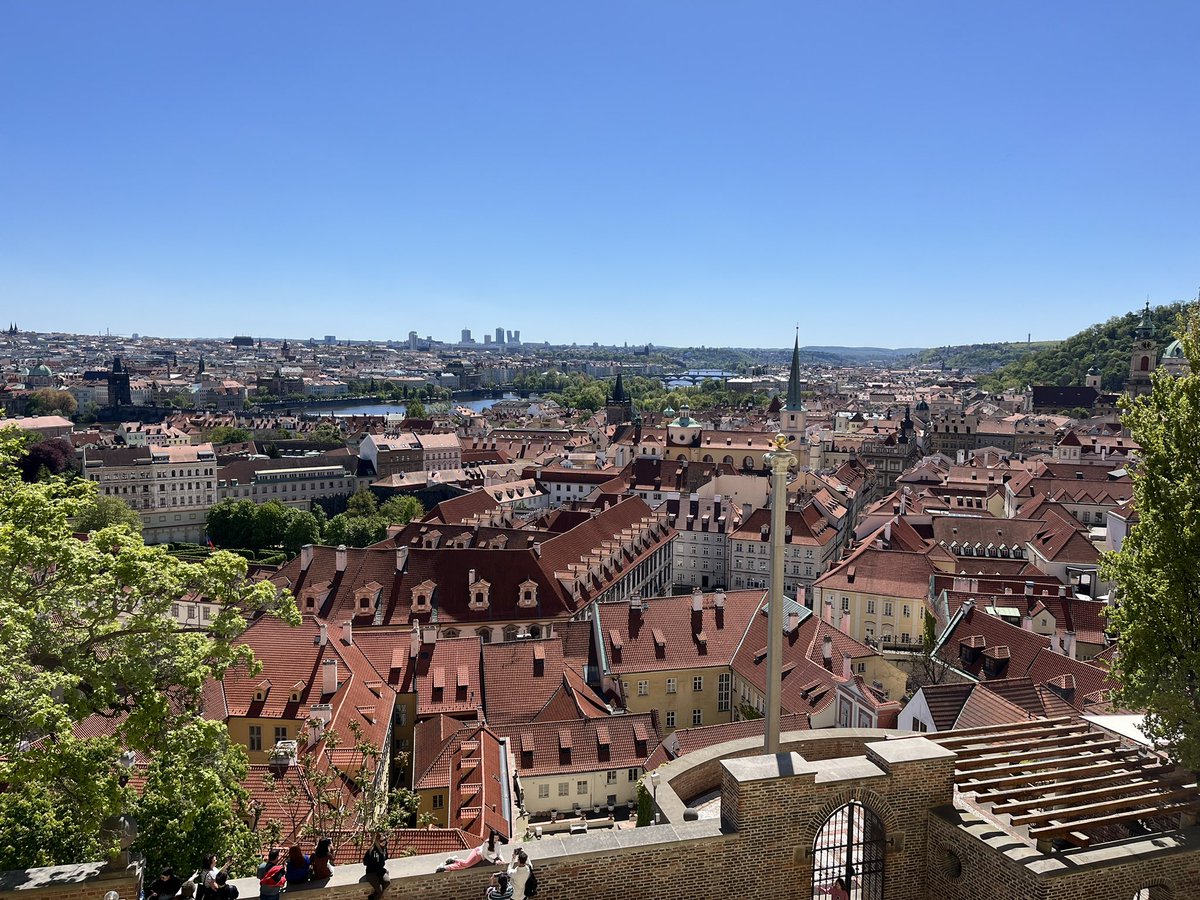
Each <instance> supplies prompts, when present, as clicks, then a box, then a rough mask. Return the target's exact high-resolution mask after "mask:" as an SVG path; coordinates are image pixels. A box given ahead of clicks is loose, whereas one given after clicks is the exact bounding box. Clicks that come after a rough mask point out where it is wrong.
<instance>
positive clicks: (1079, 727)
mask: <svg viewBox="0 0 1200 900" xmlns="http://www.w3.org/2000/svg"><path fill="white" fill-rule="evenodd" d="M1088 730H1089V725H1088V724H1087V723H1086V722H1066V723H1063V724H1061V725H1051V726H1049V727H1047V728H1024V729H1021V730H1020V731H1010V732H1004V733H1001V734H979V735H970V736H967V737H956V736H955V732H953V731H948V732H946V735H947V737H946V738H944V739H943V740H940V741H938V743H939V744H941V745H942V746H943V747H945V748H946V749H948V750H955V749H956V748H958V747H973V746H979V747H986V746H1003V745H1004V744H1005V743H1007V742H1010V741H1025V740H1034V739H1037V738H1040V737H1053V736H1054V735H1057V734H1074V733H1076V732H1080V731H1088Z"/></svg>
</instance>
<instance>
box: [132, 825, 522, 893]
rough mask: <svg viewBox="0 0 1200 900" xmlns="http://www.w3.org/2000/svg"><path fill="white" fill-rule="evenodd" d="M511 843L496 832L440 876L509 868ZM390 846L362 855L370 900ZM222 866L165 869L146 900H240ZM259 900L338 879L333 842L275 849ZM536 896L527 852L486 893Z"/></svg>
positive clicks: (375, 839) (381, 885)
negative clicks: (483, 866)
mask: <svg viewBox="0 0 1200 900" xmlns="http://www.w3.org/2000/svg"><path fill="white" fill-rule="evenodd" d="M501 843H507V840H506V839H505V838H504V837H502V836H499V835H497V834H496V832H494V831H493V832H492V833H491V835H490V836H489V837H488V840H487V841H485V842H484V843H482V844H480V845H479V846H478V847H475V848H473V849H472V850H471V851H470V853H468V854H467V855H466V856H464V857H462V858H461V859H460V858H458V857H453V856H452V857H450V858H449V859H447V860H446V863H445V865H442V866H439V867H438V871H439V872H444V871H454V870H457V869H468V868H471V867H472V866H475V865H478V864H479V863H488V864H492V865H500V866H504V859H503V857H502V856H501V854H500V851H499V849H498V846H499V844H501ZM387 859H388V846H387V834H386V832H382V831H381V832H378V833H376V834H374V835H373V836H372V839H371V845H370V846H369V847H368V848H367V849H366V852H364V853H363V858H362V863H363V867H364V868H365V869H366V874H365V876H364V878H363V880H364V881H365V882H367V883H368V884H369V885H370V886H371V893H370V895H369V896H368V900H382V898H383V896H384V894H385V893H386V892H387V889H388V887H389V885H390V883H391V876H390V875H389V874H388V870H387ZM230 862H231V860H227V861H226V862H225V864H224V865H221V866H218V865H217V857H216V856H215V855H213V854H211V853H210V854H208V855H207V856H205V857H204V861H203V863H202V864H201V866H200V870H199V871H198V872H197V873H196V874H195V875H193V876H192V877H191V878H188V879H186V880H185V879H182V878H180V877H179V876H178V875H176V874H175V871H174V869H170V868H167V869H163V870H162V873H161V874H160V875H159V876H158V878H156V879H155V880H154V881H152V882H151V883H150V884H149V885H147V887H146V891H145V900H173V898H180V900H237V897H238V889H237V885H235V884H233V883H232V882H231V881H230V880H229V872H228V869H229V863H230ZM257 875H258V895H259V897H261V898H263V900H278V898H279V895H280V894H282V893H284V892H285V891H286V890H287V889H288V888H289V887H290V886H293V885H299V884H304V883H306V882H310V881H315V882H323V881H325V880H326V879H328V878H330V877H331V876H332V875H333V850H332V842H331V841H330V840H329V839H328V838H322V839H321V840H320V841H318V842H317V848H316V850H314V851H313V853H311V854H307V853H305V852H304V851H303V850H302V849H301V847H300V846H299V845H298V844H293V845H292V846H291V847H290V848H288V850H287V853H286V854H285V853H284V851H283V850H282V849H281V848H272V849H271V850H270V851H269V852H268V853H267V857H266V859H265V860H263V862H262V863H260V864H259V866H258V870H257ZM536 895H537V877H536V876H535V875H534V874H533V864H532V863H530V861H529V856H528V855H527V854H526V853H525V851H524V850H517V851H516V852H515V853H513V856H512V860H511V862H510V863H509V864H508V865H507V866H506V867H505V868H504V869H502V870H500V871H498V872H493V873H492V876H491V879H490V881H489V884H488V885H487V888H486V890H485V892H484V898H485V900H527V898H532V897H535V896H536Z"/></svg>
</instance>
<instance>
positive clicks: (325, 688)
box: [321, 659, 338, 694]
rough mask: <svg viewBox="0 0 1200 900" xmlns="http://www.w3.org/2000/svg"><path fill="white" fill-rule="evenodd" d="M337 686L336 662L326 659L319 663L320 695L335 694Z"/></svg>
mask: <svg viewBox="0 0 1200 900" xmlns="http://www.w3.org/2000/svg"><path fill="white" fill-rule="evenodd" d="M337 685H338V671H337V660H336V659H327V660H325V662H323V663H321V693H322V694H336V693H337Z"/></svg>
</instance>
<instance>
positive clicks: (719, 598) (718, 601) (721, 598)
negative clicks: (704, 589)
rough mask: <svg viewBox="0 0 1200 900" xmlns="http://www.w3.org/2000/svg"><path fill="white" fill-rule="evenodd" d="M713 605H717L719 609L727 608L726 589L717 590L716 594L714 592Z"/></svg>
mask: <svg viewBox="0 0 1200 900" xmlns="http://www.w3.org/2000/svg"><path fill="white" fill-rule="evenodd" d="M713 606H715V607H716V608H717V609H724V608H725V592H724V591H717V592H716V593H715V594H713Z"/></svg>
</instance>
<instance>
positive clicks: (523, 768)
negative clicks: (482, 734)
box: [496, 713, 659, 776]
mask: <svg viewBox="0 0 1200 900" xmlns="http://www.w3.org/2000/svg"><path fill="white" fill-rule="evenodd" d="M496 733H497V734H500V735H502V736H507V737H509V738H510V739H511V740H512V742H513V757H514V759H515V760H516V764H517V772H518V773H519V774H520V775H523V776H534V775H553V774H559V773H561V774H567V773H573V772H599V771H604V770H608V769H627V768H634V767H637V766H641V765H642V764H643V763H645V761H646V758H647V757H648V756H649V755H650V752H651V751H652V750H653V749H654V747H655V746H656V745H657V744H658V740H659V733H658V723H657V722H656V721H655V717H654V716H653V715H652V714H651V713H634V714H630V715H623V716H610V717H608V718H606V719H583V720H577V721H574V722H534V723H530V724H525V725H501V726H497V727H496ZM639 738H640V739H639Z"/></svg>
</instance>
